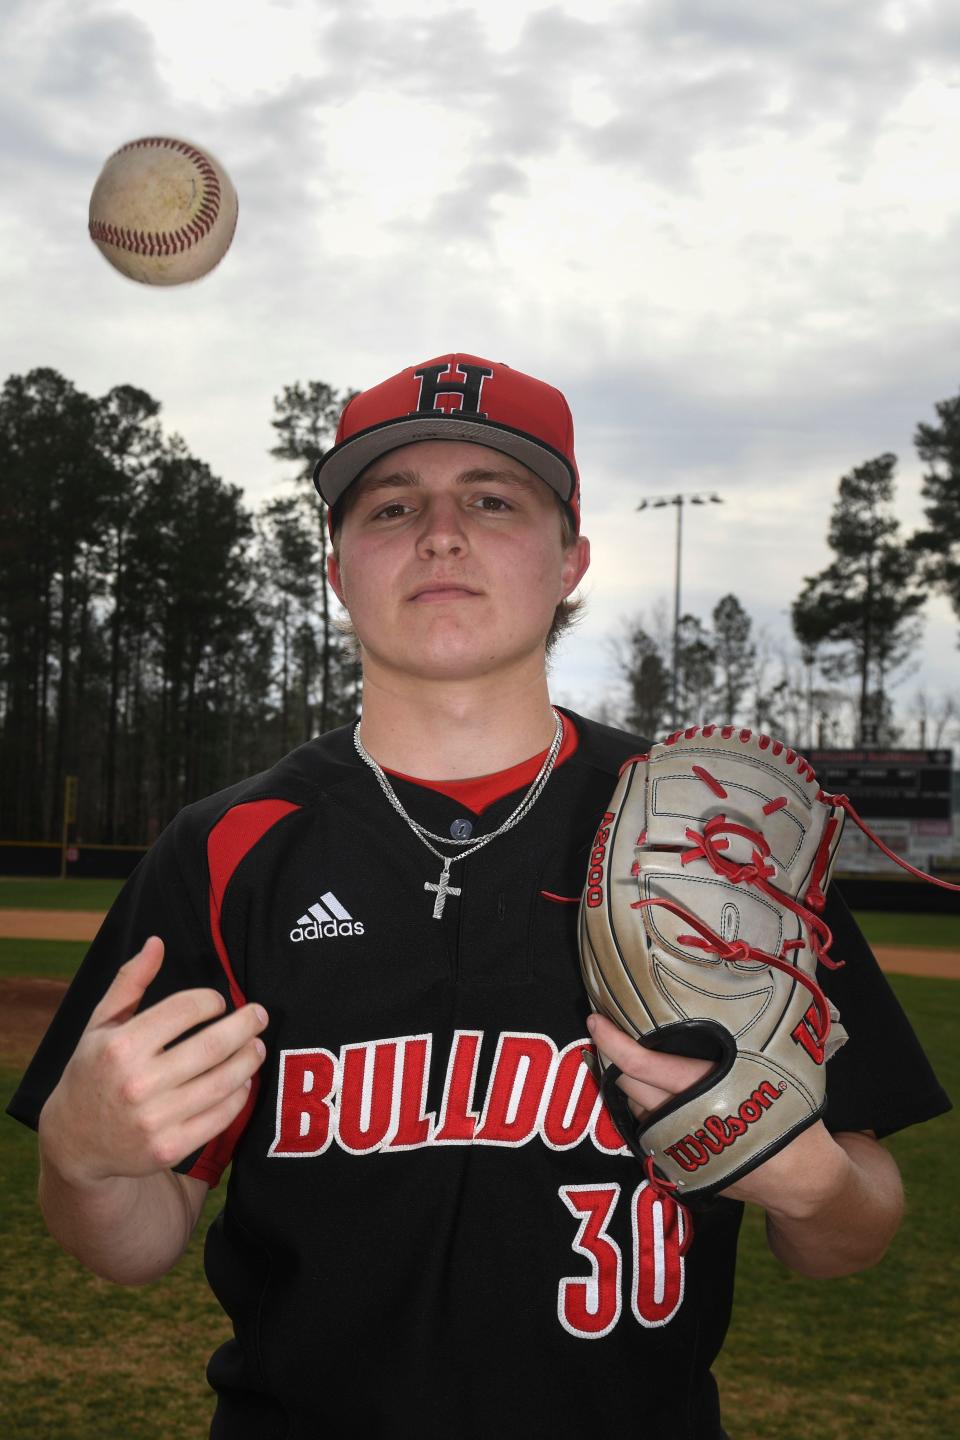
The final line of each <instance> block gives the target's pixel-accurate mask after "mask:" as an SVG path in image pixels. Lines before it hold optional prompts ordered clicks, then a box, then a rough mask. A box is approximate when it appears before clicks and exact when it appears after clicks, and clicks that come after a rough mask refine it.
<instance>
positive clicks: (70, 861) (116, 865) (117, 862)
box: [0, 840, 149, 880]
mask: <svg viewBox="0 0 960 1440" xmlns="http://www.w3.org/2000/svg"><path fill="white" fill-rule="evenodd" d="M148 848H149V847H148V846H146V845H69V846H68V847H67V878H68V879H71V880H73V879H76V880H125V879H126V878H127V876H128V875H130V874H132V873H133V871H134V870H135V869H136V867H137V865H139V863H140V861H141V860H142V859H143V857H144V855H146V853H147V850H148ZM62 854H63V852H62V850H61V848H60V846H59V845H52V844H49V843H48V842H47V841H44V840H23V841H21V840H0V875H23V876H32V877H34V878H40V877H44V878H48V879H49V878H54V879H56V877H57V876H59V874H60V864H61V857H62Z"/></svg>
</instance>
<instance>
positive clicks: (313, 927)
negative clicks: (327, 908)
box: [290, 920, 363, 942]
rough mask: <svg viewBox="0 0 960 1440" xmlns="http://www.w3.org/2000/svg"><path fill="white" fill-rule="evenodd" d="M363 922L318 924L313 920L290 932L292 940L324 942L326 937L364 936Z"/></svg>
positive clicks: (343, 921) (340, 921)
mask: <svg viewBox="0 0 960 1440" xmlns="http://www.w3.org/2000/svg"><path fill="white" fill-rule="evenodd" d="M362 934H363V921H362V920H326V921H324V922H323V924H318V923H317V921H316V920H311V921H310V923H309V924H308V925H295V926H294V927H293V929H292V930H291V931H290V939H291V940H294V941H298V942H299V941H301V940H322V939H323V938H324V936H326V937H328V938H330V939H334V938H336V936H338V935H362Z"/></svg>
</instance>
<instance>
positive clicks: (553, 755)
mask: <svg viewBox="0 0 960 1440" xmlns="http://www.w3.org/2000/svg"><path fill="white" fill-rule="evenodd" d="M553 713H554V716H555V718H556V722H557V728H556V730H555V731H554V733H553V740H552V742H551V744H550V749H549V750H548V751H547V754H546V757H545V759H544V762H543V764H542V765H541V766H540V770H539V773H538V774H537V777H536V779H535V780H534V782H533V784H532V785H531V786H530V789H529V790H528V791H527V793H526V795H524V797H523V799H522V800H521V801H520V804H519V805H518V806H517V808H516V809H515V810H514V811H512V812H511V813H510V814H509V815H508V816H507V818H506V820H504V822H503V824H502V825H501V826H500V828H499V829H498V830H494V831H492V833H491V834H489V835H481V837H480V839H479V840H454V839H451V838H450V837H449V836H447V835H436V834H434V832H433V831H432V830H428V829H427V828H426V826H425V825H418V824H417V822H416V820H414V819H413V818H412V817H411V816H410V815H408V814H407V812H406V810H404V808H403V806H402V804H401V803H400V799H399V796H398V795H397V793H396V791H395V790H394V788H393V786H392V785H391V784H390V781H389V780H388V779H387V777H386V775H385V774H384V771H383V770H382V768H381V767H380V766H379V765H378V764H377V762H376V760H374V758H373V756H372V755H371V754H369V752H368V751H367V750H366V749H365V748H364V744H363V741H362V740H361V739H360V723H359V721H358V722H357V725H356V726H355V728H354V731H353V745H354V749H355V750H356V752H357V754H358V755H359V756H360V759H361V760H362V761H363V763H364V764H365V765H369V766H370V769H371V770H372V771H373V773H374V775H376V777H377V781H378V783H379V785H380V789H381V790H382V791H383V793H384V795H385V796H386V797H387V799H388V800H389V802H390V804H391V805H392V806H393V808H394V810H396V812H397V814H398V815H399V816H400V818H401V820H405V821H406V823H407V824H408V825H409V827H410V829H411V830H412V831H413V833H414V835H416V837H417V839H418V840H419V841H420V842H421V843H422V844H423V845H425V846H426V847H427V849H428V850H429V851H430V854H431V855H435V856H436V857H437V859H438V860H439V861H440V863H441V865H442V866H443V870H442V872H441V874H440V879H439V880H438V881H437V883H436V885H432V884H431V883H430V881H429V880H425V881H424V884H423V888H424V890H432V891H433V893H434V895H435V896H436V898H435V900H434V902H433V918H434V920H439V919H440V918H441V917H442V915H443V907H444V905H445V904H446V903H447V896H448V895H459V894H460V888H461V887H460V886H459V885H451V884H450V866H451V865H452V864H453V863H454V862H455V861H457V860H466V859H467V857H468V856H470V855H474V854H475V853H476V852H477V851H478V850H482V849H483V847H484V845H489V844H490V841H491V840H496V839H497V838H498V837H499V836H500V835H504V834H506V832H507V831H508V830H512V829H513V827H514V825H519V823H520V821H521V820H522V819H523V818H524V816H525V815H528V814H529V813H530V811H531V810H532V809H533V807H534V805H536V803H537V801H538V800H539V799H540V796H541V794H542V792H543V787H544V786H545V785H546V783H547V781H548V780H549V779H550V775H551V773H552V771H553V767H554V765H555V764H556V763H557V756H558V755H559V753H560V745H561V742H562V740H563V718H562V716H561V715H560V712H559V711H558V710H554V712H553ZM431 840H435V841H437V843H438V844H440V845H461V846H466V847H467V848H466V849H464V850H461V852H460V854H459V855H444V854H443V853H442V852H441V851H439V850H436V849H434V847H433V845H431V843H430V842H431Z"/></svg>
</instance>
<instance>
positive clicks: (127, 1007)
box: [90, 935, 163, 1029]
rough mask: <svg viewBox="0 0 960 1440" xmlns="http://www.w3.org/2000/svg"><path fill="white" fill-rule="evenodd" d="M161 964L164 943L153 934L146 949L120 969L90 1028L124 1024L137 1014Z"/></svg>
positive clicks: (94, 1013) (94, 1012) (93, 1017)
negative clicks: (138, 1007)
mask: <svg viewBox="0 0 960 1440" xmlns="http://www.w3.org/2000/svg"><path fill="white" fill-rule="evenodd" d="M162 964H163V941H162V940H161V939H160V937H159V935H151V936H150V937H149V939H147V940H146V942H145V943H144V946H143V948H142V949H141V950H138V951H137V953H136V955H134V956H133V958H132V959H131V960H128V961H127V963H126V964H125V965H121V966H120V969H119V970H118V971H117V973H116V975H115V976H114V979H113V982H112V984H111V985H110V987H109V989H108V990H107V992H106V994H105V995H104V996H103V998H102V1000H101V1001H100V1003H99V1005H97V1007H96V1009H95V1010H94V1011H93V1014H92V1015H91V1016H90V1028H91V1029H92V1028H93V1027H95V1026H99V1025H111V1024H113V1025H117V1024H122V1023H123V1021H125V1020H129V1019H130V1017H131V1015H134V1014H136V1010H137V1006H138V1005H139V1004H140V1001H141V1000H142V999H143V996H144V992H145V991H146V989H147V986H148V985H149V984H150V982H151V981H152V980H153V979H154V978H155V976H156V975H157V973H158V971H159V969H160V966H161V965H162Z"/></svg>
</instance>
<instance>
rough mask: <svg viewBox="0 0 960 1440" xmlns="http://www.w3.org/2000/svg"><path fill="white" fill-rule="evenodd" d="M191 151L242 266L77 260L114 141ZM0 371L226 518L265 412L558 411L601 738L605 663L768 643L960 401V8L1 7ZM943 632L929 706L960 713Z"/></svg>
mask: <svg viewBox="0 0 960 1440" xmlns="http://www.w3.org/2000/svg"><path fill="white" fill-rule="evenodd" d="M151 134H159V135H163V134H171V135H174V136H178V137H181V138H186V139H188V140H191V141H193V142H195V143H197V144H199V145H202V146H206V147H209V149H211V150H212V151H213V153H214V154H215V155H216V156H217V157H218V158H219V160H220V161H221V162H222V163H223V165H224V166H225V167H226V169H227V170H228V172H229V173H230V175H231V176H232V178H233V180H234V183H235V185H236V187H237V190H238V193H239V197H240V221H239V225H238V229H237V234H236V239H235V241H234V244H233V247H232V249H231V251H230V253H229V254H228V256H227V257H226V259H225V260H224V262H223V263H222V264H221V265H220V267H219V268H218V269H217V270H215V271H214V272H213V273H212V274H211V275H210V276H208V277H207V278H206V279H205V280H203V281H201V282H199V283H197V284H194V285H187V286H181V287H178V288H176V289H169V288H156V289H154V288H150V287H147V286H144V285H138V284H136V283H134V282H131V281H128V280H125V279H124V278H123V277H121V276H120V275H118V274H117V273H116V272H114V271H113V270H112V269H111V268H110V267H109V266H108V265H107V263H106V262H105V261H104V259H103V258H102V257H101V255H100V254H99V253H98V251H97V250H96V249H95V247H94V246H93V245H92V243H91V242H90V240H89V238H88V236H87V229H86V227H87V207H88V202H89V194H90V190H91V187H92V185H93V183H94V181H95V179H96V177H97V175H98V173H99V171H100V168H101V166H102V164H103V161H104V160H105V158H106V157H107V155H109V154H110V153H111V152H112V151H113V150H115V149H116V148H117V147H118V146H119V145H120V144H122V143H124V142H125V141H127V140H130V139H134V138H137V137H139V136H143V135H151ZM0 135H2V139H0V147H2V149H0V184H2V204H0V227H2V231H0V283H2V297H3V298H2V305H0V334H2V339H3V364H4V370H3V375H4V376H5V375H7V374H10V373H14V372H16V373H21V372H25V371H27V370H29V369H31V368H32V367H34V366H53V367H54V368H56V369H58V370H60V371H61V372H62V373H63V374H65V375H66V376H67V377H68V378H69V379H70V380H72V381H73V382H74V383H75V384H76V385H77V386H79V387H80V388H81V389H84V390H86V391H88V392H89V393H92V394H96V395H99V394H102V393H103V392H104V391H106V390H107V389H109V388H110V387H111V386H112V385H115V384H120V383H129V384H133V385H136V386H139V387H141V388H143V389H145V390H147V391H149V392H150V393H151V394H152V395H153V396H154V397H155V398H156V399H158V400H159V401H160V402H161V403H162V405H163V416H164V420H165V424H166V427H167V429H168V430H170V431H177V432H179V433H180V434H182V435H183V437H184V438H185V440H186V441H187V443H188V445H189V446H190V448H191V450H192V451H193V453H194V454H195V455H197V456H198V457H200V458H201V459H203V460H204V461H206V462H207V464H209V465H210V467H211V468H212V469H213V470H214V471H215V473H217V474H219V475H220V476H222V477H223V478H224V479H226V480H229V481H232V482H235V483H238V484H241V485H242V486H243V487H244V489H245V491H246V493H247V496H248V497H249V500H250V502H251V503H252V504H255V503H258V502H259V501H260V500H261V499H263V498H265V497H267V496H269V495H270V494H272V493H276V489H277V486H278V485H279V484H280V483H281V481H282V478H283V474H284V472H283V467H282V466H280V465H279V464H278V462H276V461H275V460H272V459H271V458H270V457H269V455H268V454H267V451H268V449H269V446H270V444H271V443H272V436H273V432H272V431H271V428H270V418H271V414H272V408H273V397H274V396H275V395H277V394H278V393H279V392H280V390H281V389H282V387H283V386H284V385H285V384H289V383H292V382H294V381H298V380H299V381H307V380H324V381H327V382H328V383H329V384H331V385H333V386H334V387H335V388H338V389H340V388H347V387H363V386H366V385H368V384H373V383H376V382H377V381H378V380H381V379H384V378H385V377H386V376H388V375H391V374H393V373H394V372H396V371H397V370H400V369H402V368H403V367H404V366H407V365H411V364H414V363H416V362H419V361H422V360H426V359H429V358H431V357H432V356H434V355H437V354H440V353H443V352H444V351H449V350H463V351H467V352H471V353H474V354H478V355H481V356H485V357H487V358H491V359H495V360H502V361H505V362H507V363H508V364H511V365H513V366H515V367H517V368H520V369H523V370H527V371H529V372H530V373H532V374H534V375H539V376H541V377H542V378H544V379H547V380H550V381H551V382H552V383H554V384H556V385H558V386H559V387H560V388H561V389H562V390H563V391H564V392H565V393H566V394H567V396H568V398H569V400H570V402H571V405H572V408H573V413H574V418H575V422H576V428H577V455H578V460H579V464H580V470H581V474H582V477H583V500H584V529H585V531H586V532H587V533H588V534H589V535H590V536H591V538H592V540H593V545H594V563H593V569H592V572H591V576H590V578H589V580H588V584H587V587H586V588H587V592H588V595H589V606H590V608H589V616H588V619H587V620H586V621H585V622H584V623H583V624H582V626H581V627H580V629H579V631H578V632H577V634H576V635H575V637H574V638H572V639H570V640H568V641H567V642H566V645H565V648H564V650H563V652H562V654H561V656H560V658H559V659H558V661H557V664H556V667H555V692H556V696H557V698H559V699H561V700H566V701H569V702H572V703H574V704H577V705H579V706H580V708H583V709H586V710H588V711H589V710H590V709H591V708H593V706H594V704H595V701H596V699H597V697H599V696H602V695H603V694H604V693H605V692H606V691H607V690H608V689H609V687H610V684H611V681H612V677H613V669H612V663H611V661H610V659H609V656H608V653H607V648H606V644H605V637H606V636H608V635H609V634H611V633H612V632H614V631H616V630H617V629H618V628H619V627H620V625H621V621H622V619H623V618H624V617H626V616H630V615H632V614H635V613H637V612H646V613H647V614H648V615H649V613H650V612H651V610H652V609H653V607H654V606H656V605H657V603H658V602H659V603H660V604H661V605H662V606H666V607H667V608H668V609H669V608H670V607H671V606H672V593H673V565H674V548H673V542H674V513H675V512H674V511H673V510H655V511H648V512H646V513H644V514H637V513H636V505H637V503H638V502H639V501H640V500H641V499H642V498H643V497H644V496H645V495H648V496H649V495H654V494H660V493H663V492H674V491H677V490H683V491H693V490H701V489H715V490H716V491H717V493H719V494H720V495H722V497H723V499H724V502H725V503H724V505H723V506H722V507H721V506H710V507H708V508H704V509H692V508H690V507H687V509H686V510H685V524H684V585H683V597H684V609H691V610H693V611H695V612H696V613H699V614H701V615H702V616H703V617H704V618H708V617H709V612H710V610H711V609H712V607H713V605H714V604H715V603H716V601H717V599H719V597H720V596H721V595H723V594H725V593H727V592H728V591H731V590H732V591H734V592H735V593H736V594H737V595H738V596H739V598H740V599H741V601H742V602H743V604H744V605H745V606H746V608H747V609H748V611H750V613H751V614H752V615H753V616H754V619H755V621H756V623H757V624H758V625H761V624H762V625H764V626H765V627H766V628H767V630H768V632H769V634H770V636H771V637H772V639H773V640H775V641H783V642H784V643H786V642H787V641H788V639H789V625H788V611H789V605H790V602H791V601H792V600H793V598H794V597H795V596H796V594H797V592H798V590H799V588H800V586H801V584H802V581H803V577H804V576H805V575H808V574H811V573H813V572H814V571H816V570H818V569H820V568H822V567H823V565H824V564H825V563H826V562H827V560H828V558H829V552H828V551H827V548H826V543H825V534H826V526H827V520H828V515H829V510H830V507H831V505H832V503H833V501H834V498H835V494H836V486H837V481H838V479H839V477H840V476H841V475H842V474H843V473H844V472H845V471H846V470H848V469H850V468H851V467H852V466H854V465H857V464H859V463H861V462H862V461H863V460H866V459H869V458H871V457H873V456H875V455H878V454H880V453H881V452H883V451H889V450H892V451H894V452H895V453H897V454H898V455H899V456H900V468H899V472H898V473H899V500H898V512H899V514H900V515H901V517H902V519H903V521H904V524H905V526H906V527H907V528H912V527H913V526H915V525H916V524H918V523H919V521H920V519H921V508H920V497H919V476H920V466H919V463H918V461H917V458H916V455H915V453H914V451H913V447H912V435H913V432H914V429H915V427H916V424H917V422H918V421H921V420H933V419H934V411H933V407H934V404H935V402H936V401H938V400H942V399H945V398H947V397H949V396H952V395H955V394H956V393H957V391H958V389H960V354H958V338H960V325H958V318H960V316H958V284H957V276H958V255H960V186H958V156H960V7H958V6H957V5H956V3H955V0H891V3H872V0H804V3H802V4H801V3H787V0H633V3H617V0H558V3H553V4H540V3H537V0H509V3H508V0H484V3H482V4H475V3H472V0H456V3H445V0H434V3H432V4H427V5H424V4H423V3H422V0H418V3H412V0H411V3H407V0H273V3H270V0H247V3H245V4H242V5H234V6H233V7H227V6H226V5H224V4H221V3H204V0H113V3H111V0H3V4H2V7H0ZM956 635H957V623H956V620H955V619H954V618H953V616H952V615H951V613H950V611H949V609H948V607H947V605H946V602H945V601H943V600H935V601H932V602H931V603H930V604H929V606H928V610H927V612H926V625H925V631H924V641H923V647H922V654H920V656H919V657H918V659H919V662H920V668H919V670H918V672H917V674H916V675H914V676H913V677H912V678H909V679H907V680H905V681H904V683H903V685H902V686H901V687H900V690H899V691H898V698H900V699H901V700H902V701H903V703H904V704H905V705H906V704H907V703H908V702H909V700H910V697H911V696H912V695H913V693H914V692H915V691H916V689H917V687H918V685H919V684H921V683H923V684H925V686H926V687H927V690H928V692H929V693H930V694H931V696H933V695H936V694H938V693H940V694H944V693H948V692H953V693H956V692H958V691H960V683H958V673H960V671H958V652H957V650H956Z"/></svg>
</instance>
